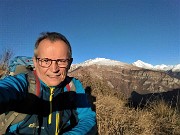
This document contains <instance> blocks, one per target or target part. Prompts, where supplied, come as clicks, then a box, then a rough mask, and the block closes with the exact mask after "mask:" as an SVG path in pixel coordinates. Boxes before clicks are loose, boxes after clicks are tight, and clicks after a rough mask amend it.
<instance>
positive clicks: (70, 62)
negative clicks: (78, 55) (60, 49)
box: [68, 58, 73, 70]
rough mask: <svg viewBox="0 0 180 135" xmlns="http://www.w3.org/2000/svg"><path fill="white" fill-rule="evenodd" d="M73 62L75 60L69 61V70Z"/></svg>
mask: <svg viewBox="0 0 180 135" xmlns="http://www.w3.org/2000/svg"><path fill="white" fill-rule="evenodd" d="M72 62H73V58H71V59H70V61H69V65H68V70H69V69H70V67H71V64H72Z"/></svg>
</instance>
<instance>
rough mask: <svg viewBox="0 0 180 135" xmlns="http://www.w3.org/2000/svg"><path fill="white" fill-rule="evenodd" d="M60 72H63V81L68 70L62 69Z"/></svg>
mask: <svg viewBox="0 0 180 135" xmlns="http://www.w3.org/2000/svg"><path fill="white" fill-rule="evenodd" d="M60 72H61V77H62V79H63V78H65V77H66V75H67V70H66V69H61V70H60Z"/></svg>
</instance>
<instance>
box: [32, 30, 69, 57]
mask: <svg viewBox="0 0 180 135" xmlns="http://www.w3.org/2000/svg"><path fill="white" fill-rule="evenodd" d="M44 39H48V40H50V41H52V42H54V41H57V40H61V41H64V42H65V43H66V44H67V46H68V48H69V57H70V58H72V49H71V45H70V43H69V41H68V40H67V38H66V37H65V36H64V35H62V34H60V33H57V32H45V33H44V32H43V33H41V36H40V37H39V38H38V39H37V41H36V43H35V47H34V56H35V57H37V48H38V46H39V43H40V42H41V41H42V40H44Z"/></svg>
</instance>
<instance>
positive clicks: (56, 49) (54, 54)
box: [33, 39, 71, 86]
mask: <svg viewBox="0 0 180 135" xmlns="http://www.w3.org/2000/svg"><path fill="white" fill-rule="evenodd" d="M68 52H69V51H68V46H67V44H66V43H65V42H64V41H61V40H57V41H53V42H52V41H50V40H48V39H44V40H42V41H41V42H40V44H39V46H38V48H37V58H39V60H37V59H36V58H34V59H33V62H34V66H35V70H36V73H37V76H38V77H39V78H40V79H41V80H42V81H43V82H44V83H45V84H46V85H48V86H57V85H59V84H60V83H61V82H62V81H64V79H65V77H66V75H67V71H68V68H69V67H70V64H71V61H69V62H68V66H62V67H61V66H60V65H59V66H58V64H57V62H56V61H52V64H51V65H50V66H49V67H42V65H40V64H39V63H40V62H41V60H42V59H51V60H57V59H69V53H68Z"/></svg>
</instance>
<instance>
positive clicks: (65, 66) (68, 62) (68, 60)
mask: <svg viewBox="0 0 180 135" xmlns="http://www.w3.org/2000/svg"><path fill="white" fill-rule="evenodd" d="M72 59H73V58H68V59H56V60H52V59H49V58H38V57H36V61H38V64H39V65H40V66H41V67H43V68H49V67H50V66H51V65H52V62H53V61H55V62H56V64H57V66H58V67H59V68H67V67H68V65H69V64H70V62H71V61H72ZM43 60H49V62H50V64H49V66H42V64H41V63H42V61H43ZM58 61H60V62H67V65H64V66H63V67H62V66H61V65H62V64H58Z"/></svg>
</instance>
